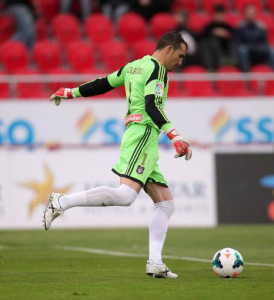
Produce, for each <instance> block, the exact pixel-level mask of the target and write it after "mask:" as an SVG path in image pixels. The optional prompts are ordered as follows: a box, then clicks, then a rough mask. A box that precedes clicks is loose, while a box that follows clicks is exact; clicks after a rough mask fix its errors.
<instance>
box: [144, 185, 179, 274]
mask: <svg viewBox="0 0 274 300" xmlns="http://www.w3.org/2000/svg"><path fill="white" fill-rule="evenodd" d="M146 192H147V193H148V195H149V196H150V197H151V199H152V200H153V202H154V204H155V213H154V216H153V218H152V220H151V223H150V225H149V260H148V261H147V266H146V273H147V274H148V275H149V276H153V277H157V278H177V277H178V276H177V274H175V273H172V272H171V271H170V270H169V269H168V268H167V266H166V265H165V264H164V263H163V261H162V249H163V246H164V242H165V239H166V234H167V229H168V220H169V218H170V217H171V215H172V213H173V211H174V201H173V198H172V195H171V193H170V191H169V189H168V188H167V187H164V186H161V185H158V184H155V183H148V184H147V185H146Z"/></svg>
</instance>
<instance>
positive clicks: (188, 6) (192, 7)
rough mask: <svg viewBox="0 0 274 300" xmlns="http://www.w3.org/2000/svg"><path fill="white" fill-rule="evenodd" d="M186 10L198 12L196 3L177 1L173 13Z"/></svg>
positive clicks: (187, 0)
mask: <svg viewBox="0 0 274 300" xmlns="http://www.w3.org/2000/svg"><path fill="white" fill-rule="evenodd" d="M178 10H184V11H187V12H188V13H193V12H195V11H196V10H197V4H196V1H193V0H175V1H174V3H173V5H172V11H178Z"/></svg>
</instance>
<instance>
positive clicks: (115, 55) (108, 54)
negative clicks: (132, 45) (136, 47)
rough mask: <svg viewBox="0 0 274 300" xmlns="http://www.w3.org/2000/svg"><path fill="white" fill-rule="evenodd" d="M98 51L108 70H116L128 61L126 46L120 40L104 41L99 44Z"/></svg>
mask: <svg viewBox="0 0 274 300" xmlns="http://www.w3.org/2000/svg"><path fill="white" fill-rule="evenodd" d="M110 49H111V51H110ZM100 53H101V59H102V62H103V63H104V64H105V66H106V68H107V70H108V72H112V71H115V70H118V69H119V68H121V67H122V66H124V65H125V64H126V63H127V62H128V56H127V48H126V45H125V44H124V43H122V42H116V41H111V42H106V43H104V44H102V45H101V46H100Z"/></svg>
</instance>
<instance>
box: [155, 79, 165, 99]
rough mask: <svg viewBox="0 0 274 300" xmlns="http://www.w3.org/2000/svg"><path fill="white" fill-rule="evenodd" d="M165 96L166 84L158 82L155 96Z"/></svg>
mask: <svg viewBox="0 0 274 300" xmlns="http://www.w3.org/2000/svg"><path fill="white" fill-rule="evenodd" d="M163 94H164V84H163V83H160V82H157V83H156V88H155V95H157V96H160V97H163Z"/></svg>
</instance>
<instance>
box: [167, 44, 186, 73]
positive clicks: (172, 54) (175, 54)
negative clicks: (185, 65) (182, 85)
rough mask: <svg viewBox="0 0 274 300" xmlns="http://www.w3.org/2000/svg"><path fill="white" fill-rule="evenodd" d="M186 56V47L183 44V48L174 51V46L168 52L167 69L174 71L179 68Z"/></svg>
mask: <svg viewBox="0 0 274 300" xmlns="http://www.w3.org/2000/svg"><path fill="white" fill-rule="evenodd" d="M185 56H186V45H185V44H183V43H182V44H181V47H180V48H179V49H177V50H174V49H173V47H172V46H170V48H169V49H168V51H167V61H166V66H165V67H166V68H167V70H168V71H173V70H174V69H175V68H176V67H177V66H180V65H181V64H182V62H183V59H184V57H185Z"/></svg>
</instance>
